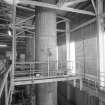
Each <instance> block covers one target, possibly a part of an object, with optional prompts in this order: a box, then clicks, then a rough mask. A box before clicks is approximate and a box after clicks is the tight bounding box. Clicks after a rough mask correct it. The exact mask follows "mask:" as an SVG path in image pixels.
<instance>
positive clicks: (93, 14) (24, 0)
mask: <svg viewBox="0 0 105 105" xmlns="http://www.w3.org/2000/svg"><path fill="white" fill-rule="evenodd" d="M20 4H27V5H34V6H39V7H44V8H50V9H55V10H61V11H66V12H75V13H80V14H85V15H91V16H95V13H93V12H90V11H86V10H80V9H75V8H69V7H63V8H60V7H58V6H56V5H53V4H48V3H44V2H38V1H31V0H28V1H26V0H20Z"/></svg>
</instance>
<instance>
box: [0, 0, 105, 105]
mask: <svg viewBox="0 0 105 105" xmlns="http://www.w3.org/2000/svg"><path fill="white" fill-rule="evenodd" d="M13 1H14V4H13V24H12V29H13V42H12V47H13V48H12V50H13V61H12V66H11V67H10V69H9V70H8V71H7V72H6V74H5V76H4V79H3V82H2V84H1V87H0V96H1V94H2V91H3V89H4V88H5V95H6V96H5V98H6V97H8V98H7V99H5V105H9V103H8V101H9V98H11V95H12V93H13V87H14V85H25V84H32V83H34V84H38V83H46V82H54V81H68V80H73V81H74V82H73V83H74V86H76V80H78V79H79V80H80V89H81V90H82V89H83V80H82V79H83V78H82V76H81V74H79V75H76V76H71V75H66V76H64V75H61V76H60V77H59V76H58V77H57V75H56V76H55V77H53V76H52V77H51V78H50V76H49V77H47V78H33V77H32V78H28V79H27V80H26V77H25V78H23V79H22V78H21V79H19V78H17V79H16V78H14V75H15V74H14V73H15V72H14V70H15V68H16V42H17V41H16V38H17V37H26V36H19V35H20V34H21V33H23V32H24V31H28V32H30V33H32V34H34V33H33V32H31V31H29V28H30V27H25V28H26V29H22V31H21V32H19V33H16V29H18V28H19V27H18V25H19V24H22V23H24V22H26V21H27V20H30V19H32V18H33V17H34V16H35V15H32V16H30V17H28V18H26V19H22V20H20V21H19V22H16V18H17V17H16V7H19V8H23V9H25V10H30V11H34V10H33V9H30V8H27V7H22V6H19V5H17V4H16V3H15V0H13ZM85 1H87V0H75V1H73V2H66V4H65V1H63V0H62V2H63V3H61V4H64V5H62V6H61V4H57V5H52V4H47V3H43V2H37V1H31V0H30V1H25V0H20V3H22V4H29V5H33V6H39V7H46V8H50V9H54V10H61V11H65V12H76V13H80V14H86V15H91V16H96V18H94V19H92V20H90V21H88V22H86V23H84V24H82V25H80V26H78V27H76V28H75V29H72V30H71V32H73V31H75V30H77V29H79V28H81V27H84V26H86V25H88V24H91V23H92V22H95V21H96V20H97V23H98V39H99V43H98V44H99V56H100V57H99V61H100V62H99V64H101V65H102V64H103V65H104V60H105V57H103V52H104V51H102V49H101V47H102V46H103V42H104V41H102V38H103V33H102V29H103V27H104V26H103V24H102V23H101V22H102V21H101V19H103V17H105V14H104V16H103V13H102V7H103V6H102V3H103V1H102V0H101V1H100V0H97V1H98V8H97V6H95V3H94V0H91V2H92V5H93V8H94V11H95V13H93V12H90V11H86V10H79V9H75V8H70V7H68V6H70V5H72V4H75V3H80V2H85ZM59 5H60V6H59ZM97 10H98V12H97ZM57 18H61V19H62V20H60V21H57V24H60V23H62V22H65V23H66V29H64V30H61V29H57V31H59V32H66V46H67V43H69V42H70V35H69V33H70V27H69V22H70V21H69V20H68V19H67V18H65V17H61V16H57ZM21 28H24V27H21ZM31 28H32V27H31ZM103 50H104V48H103ZM29 63H31V62H29ZM101 65H100V67H103V66H101ZM100 69H103V68H100ZM11 73H12V75H11ZM8 75H11V85H10V90H9V93H8V92H7V77H8ZM89 78H90V77H89ZM33 80H34V81H33ZM23 81H24V84H23ZM10 94H11V95H10Z"/></svg>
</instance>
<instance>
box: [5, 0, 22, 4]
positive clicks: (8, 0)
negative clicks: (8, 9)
mask: <svg viewBox="0 0 105 105" xmlns="http://www.w3.org/2000/svg"><path fill="white" fill-rule="evenodd" d="M4 1H5V2H7V3H8V4H11V5H12V4H13V1H14V0H4ZM19 2H20V0H15V3H16V4H18V3H19Z"/></svg>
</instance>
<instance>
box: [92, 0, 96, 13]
mask: <svg viewBox="0 0 105 105" xmlns="http://www.w3.org/2000/svg"><path fill="white" fill-rule="evenodd" d="M91 2H92V5H93V8H94V11H95V13H97V10H96V5H95V2H94V0H91Z"/></svg>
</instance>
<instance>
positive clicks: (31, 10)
mask: <svg viewBox="0 0 105 105" xmlns="http://www.w3.org/2000/svg"><path fill="white" fill-rule="evenodd" d="M16 7H18V8H21V9H25V10H29V11H32V12H35V10H34V9H31V8H27V7H23V6H20V5H17V6H16Z"/></svg>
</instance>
